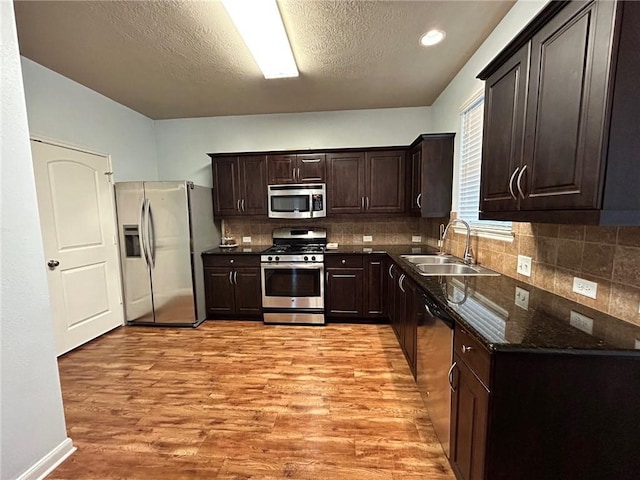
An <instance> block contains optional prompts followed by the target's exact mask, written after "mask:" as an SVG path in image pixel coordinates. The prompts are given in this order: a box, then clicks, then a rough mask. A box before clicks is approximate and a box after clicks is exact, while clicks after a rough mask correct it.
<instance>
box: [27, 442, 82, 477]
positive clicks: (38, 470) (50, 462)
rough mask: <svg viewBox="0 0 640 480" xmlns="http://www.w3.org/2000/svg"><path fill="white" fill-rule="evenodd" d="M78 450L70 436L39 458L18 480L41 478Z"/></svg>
mask: <svg viewBox="0 0 640 480" xmlns="http://www.w3.org/2000/svg"><path fill="white" fill-rule="evenodd" d="M75 451H76V447H74V446H73V442H72V441H71V439H70V438H68V437H67V438H66V439H64V440H63V441H62V443H60V445H58V446H57V447H56V448H54V449H53V450H51V451H50V452H49V453H47V454H46V455H45V456H44V457H42V458H41V459H40V460H38V461H37V462H36V463H35V464H34V465H32V466H31V468H29V470H27V471H26V472H24V473H23V474H22V475H20V476H19V477H18V479H17V480H41V479H43V478H44V477H46V476H47V475H49V474H50V473H51V472H52V471H53V470H55V468H56V467H57V466H58V465H60V464H61V463H62V462H64V461H65V460H66V459H67V457H69V455H71V454H72V453H73V452H75Z"/></svg>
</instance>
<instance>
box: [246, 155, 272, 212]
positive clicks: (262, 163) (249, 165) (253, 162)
mask: <svg viewBox="0 0 640 480" xmlns="http://www.w3.org/2000/svg"><path fill="white" fill-rule="evenodd" d="M240 179H241V181H240V184H241V185H240V187H241V189H242V196H241V200H240V209H241V210H242V213H243V214H244V215H266V214H267V157H266V156H265V155H255V156H247V157H240Z"/></svg>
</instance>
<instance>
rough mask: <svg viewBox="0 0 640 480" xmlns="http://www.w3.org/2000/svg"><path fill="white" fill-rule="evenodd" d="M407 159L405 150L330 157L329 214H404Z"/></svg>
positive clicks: (341, 154) (328, 165)
mask: <svg viewBox="0 0 640 480" xmlns="http://www.w3.org/2000/svg"><path fill="white" fill-rule="evenodd" d="M404 157H405V152H404V150H388V151H384V150H380V151H378V150H376V151H367V152H351V151H349V152H344V153H329V154H327V167H328V172H329V173H328V179H327V197H328V199H327V204H328V211H327V213H328V214H343V213H403V212H404V207H405V205H404V203H405V198H404V183H405V173H404V168H405V165H404V164H405V158H404Z"/></svg>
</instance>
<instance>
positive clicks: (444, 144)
mask: <svg viewBox="0 0 640 480" xmlns="http://www.w3.org/2000/svg"><path fill="white" fill-rule="evenodd" d="M454 137H455V134H454V133H443V134H429V135H420V136H419V137H418V139H417V140H416V141H415V142H414V143H413V145H412V146H411V147H410V148H409V151H408V157H407V163H408V167H407V174H408V178H407V182H406V184H407V200H406V203H407V207H406V210H407V212H408V213H411V214H413V215H420V216H422V217H445V216H448V215H449V214H450V213H451V186H452V184H453V139H454Z"/></svg>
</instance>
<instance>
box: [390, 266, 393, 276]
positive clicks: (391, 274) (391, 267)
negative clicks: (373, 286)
mask: <svg viewBox="0 0 640 480" xmlns="http://www.w3.org/2000/svg"><path fill="white" fill-rule="evenodd" d="M392 270H393V263H392V264H391V265H389V278H393V273H391V271H392Z"/></svg>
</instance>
